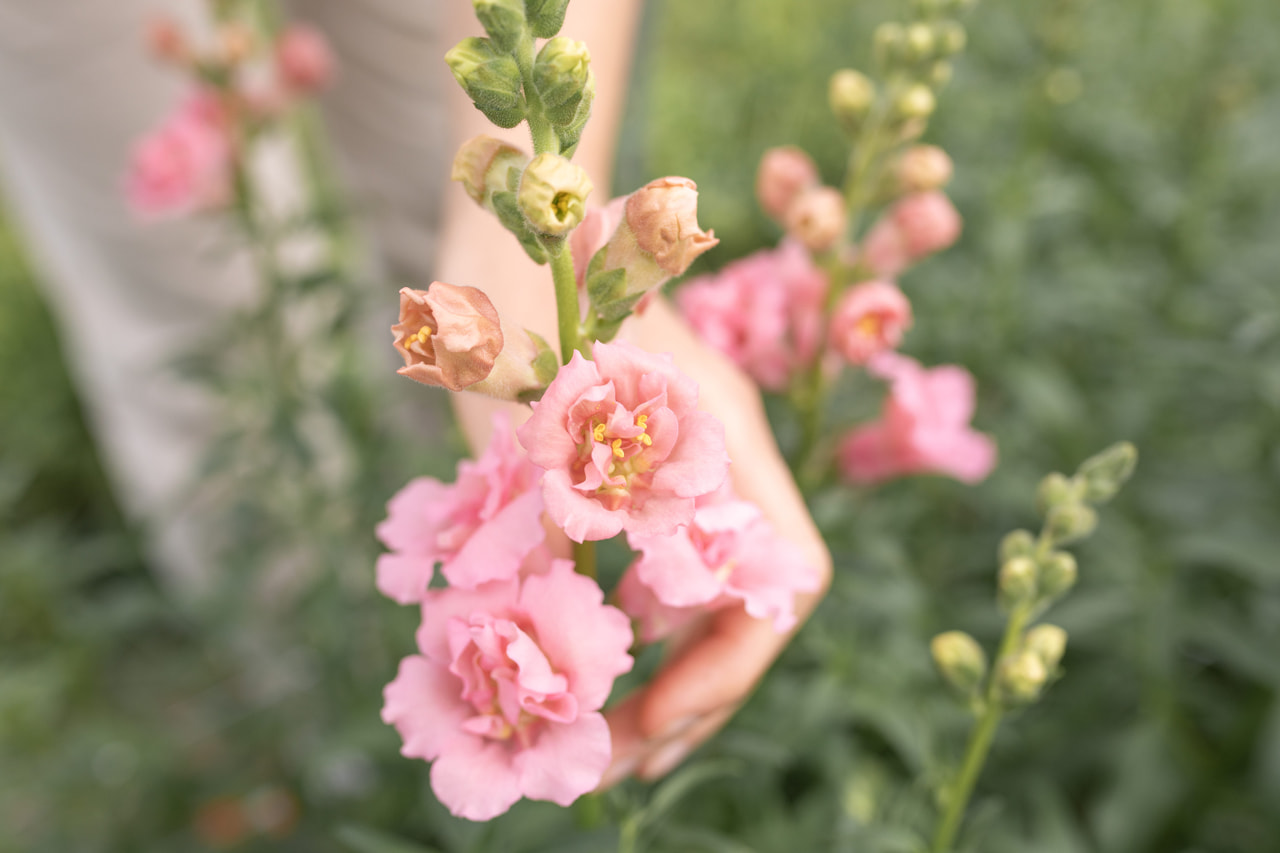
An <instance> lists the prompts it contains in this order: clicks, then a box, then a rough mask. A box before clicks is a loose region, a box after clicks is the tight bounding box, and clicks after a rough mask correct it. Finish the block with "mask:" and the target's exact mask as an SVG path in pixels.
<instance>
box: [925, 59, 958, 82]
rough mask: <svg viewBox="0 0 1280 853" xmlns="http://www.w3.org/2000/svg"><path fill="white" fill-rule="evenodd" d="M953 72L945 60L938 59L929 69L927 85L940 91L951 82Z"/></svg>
mask: <svg viewBox="0 0 1280 853" xmlns="http://www.w3.org/2000/svg"><path fill="white" fill-rule="evenodd" d="M953 72H954V69H952V67H951V63H950V62H947V61H946V60H945V59H939V60H938V61H937V62H935V63H933V65H932V66H930V68H929V85H931V86H933V87H934V88H935V89H941V88H942V87H943V86H945V85H947V84H948V83H950V82H951V76H952V74H953Z"/></svg>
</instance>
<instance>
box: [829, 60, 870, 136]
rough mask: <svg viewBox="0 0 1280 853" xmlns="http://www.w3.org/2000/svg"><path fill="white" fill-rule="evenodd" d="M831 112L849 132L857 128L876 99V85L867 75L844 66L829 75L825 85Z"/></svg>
mask: <svg viewBox="0 0 1280 853" xmlns="http://www.w3.org/2000/svg"><path fill="white" fill-rule="evenodd" d="M827 99H828V102H829V103H830V105H831V112H832V113H834V114H835V117H836V119H837V120H838V121H839V122H840V124H841V126H843V127H844V128H845V130H847V131H849V132H853V131H855V130H857V128H858V127H859V126H860V125H861V123H862V120H863V119H864V118H866V115H867V112H868V111H869V110H870V109H871V104H872V103H874V102H875V99H876V87H875V84H874V83H872V82H871V80H870V78H868V77H867V75H865V74H863V73H862V72H861V71H854V70H853V69H852V68H844V69H841V70H840V71H837V72H836V73H835V74H832V75H831V81H830V83H829V84H828V85H827Z"/></svg>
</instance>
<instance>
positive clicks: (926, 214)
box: [890, 190, 962, 260]
mask: <svg viewBox="0 0 1280 853" xmlns="http://www.w3.org/2000/svg"><path fill="white" fill-rule="evenodd" d="M890 215H891V216H892V218H893V222H894V225H896V226H897V228H898V232H899V233H900V234H901V236H902V241H903V245H904V246H905V248H906V251H907V255H908V256H910V257H911V258H912V259H913V260H915V259H920V258H923V257H925V256H926V255H932V254H933V253H934V252H940V251H942V250H943V249H945V248H947V247H949V246H950V245H951V244H952V243H954V242H955V241H956V240H957V239H959V237H960V229H961V227H962V222H961V219H960V214H959V212H957V211H956V209H955V206H954V205H952V204H951V200H950V199H948V198H947V197H946V196H945V195H943V194H942V193H941V192H938V191H937V190H934V191H932V192H924V193H912V194H911V195H908V196H905V197H904V198H902V199H901V200H900V201H898V203H897V204H895V205H894V206H893V210H892V211H891V212H890Z"/></svg>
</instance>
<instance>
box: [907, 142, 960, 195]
mask: <svg viewBox="0 0 1280 853" xmlns="http://www.w3.org/2000/svg"><path fill="white" fill-rule="evenodd" d="M897 172H898V188H899V189H900V190H902V191H903V192H909V193H910V192H926V191H928V190H938V189H942V188H943V187H945V186H946V185H947V184H948V183H950V181H951V173H952V165H951V158H950V157H949V156H947V152H945V151H943V150H942V149H941V148H939V147H938V146H936V145H913V146H911V147H910V148H908V149H907V150H906V151H905V152H903V154H902V157H901V158H899V160H898V170H897Z"/></svg>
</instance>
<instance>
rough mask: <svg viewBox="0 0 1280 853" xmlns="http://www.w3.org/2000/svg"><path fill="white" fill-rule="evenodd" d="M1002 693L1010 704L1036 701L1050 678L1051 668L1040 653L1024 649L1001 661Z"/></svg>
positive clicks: (1000, 683) (1000, 685)
mask: <svg viewBox="0 0 1280 853" xmlns="http://www.w3.org/2000/svg"><path fill="white" fill-rule="evenodd" d="M998 678H999V681H998V684H999V687H1000V695H1001V697H1002V698H1003V699H1004V700H1005V702H1006V703H1007V704H1009V705H1026V704H1028V703H1030V702H1034V701H1035V699H1036V697H1037V696H1039V695H1040V690H1041V689H1042V688H1043V687H1044V684H1045V682H1046V681H1048V680H1049V670H1048V668H1047V667H1045V665H1044V661H1042V660H1041V659H1040V657H1039V655H1036V654H1034V653H1032V652H1030V651H1027V650H1025V649H1024V650H1023V651H1020V652H1018V653H1016V654H1013V655H1010V656H1009V657H1007V658H1005V659H1004V660H1002V661H1001V662H1000V671H999V674H998Z"/></svg>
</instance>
